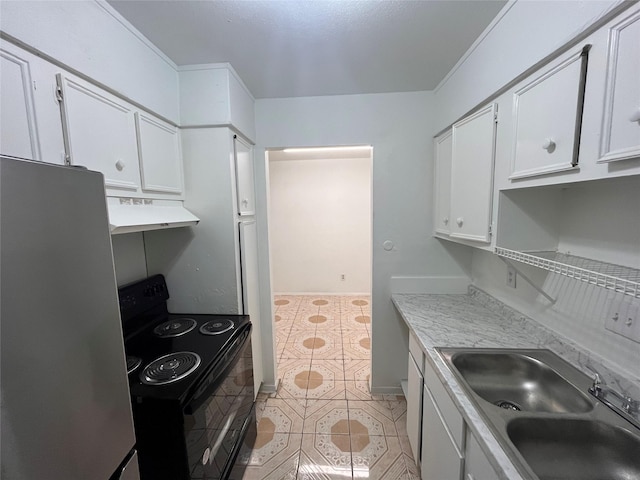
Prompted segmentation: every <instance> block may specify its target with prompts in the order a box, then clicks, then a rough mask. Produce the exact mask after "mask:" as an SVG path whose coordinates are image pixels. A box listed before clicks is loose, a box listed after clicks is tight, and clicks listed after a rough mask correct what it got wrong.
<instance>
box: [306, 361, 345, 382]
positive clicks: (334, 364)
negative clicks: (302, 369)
mask: <svg viewBox="0 0 640 480" xmlns="http://www.w3.org/2000/svg"><path fill="white" fill-rule="evenodd" d="M311 369H312V370H316V371H318V372H323V373H325V374H326V376H329V377H330V378H333V379H334V380H344V360H343V359H342V358H312V359H311Z"/></svg>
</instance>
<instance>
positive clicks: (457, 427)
mask: <svg viewBox="0 0 640 480" xmlns="http://www.w3.org/2000/svg"><path fill="white" fill-rule="evenodd" d="M424 383H425V387H428V389H429V390H430V391H431V394H432V395H433V399H434V401H435V403H436V405H437V406H438V410H440V413H441V415H442V418H443V419H444V421H445V423H446V425H447V428H448V429H449V431H450V432H451V436H452V437H453V440H454V441H455V443H456V445H457V446H458V448H459V449H460V450H462V446H463V445H464V444H463V440H464V420H463V419H462V415H460V412H459V411H458V409H457V408H456V406H455V404H454V403H453V400H451V397H449V394H448V393H447V391H446V390H445V388H444V386H443V385H442V383H441V381H440V379H439V378H438V376H437V375H436V372H435V370H434V369H433V367H432V366H431V362H430V361H429V359H425V362H424Z"/></svg>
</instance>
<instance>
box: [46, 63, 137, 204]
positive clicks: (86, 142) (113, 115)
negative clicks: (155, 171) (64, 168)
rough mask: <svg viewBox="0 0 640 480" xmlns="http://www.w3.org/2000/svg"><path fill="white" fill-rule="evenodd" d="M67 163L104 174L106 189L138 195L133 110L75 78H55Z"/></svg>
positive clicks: (122, 102)
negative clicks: (60, 104) (60, 105)
mask: <svg viewBox="0 0 640 480" xmlns="http://www.w3.org/2000/svg"><path fill="white" fill-rule="evenodd" d="M58 86H59V88H60V89H61V92H62V102H61V103H62V116H63V127H64V137H65V146H66V150H67V155H68V162H69V163H70V164H71V165H82V166H85V167H87V168H89V169H90V170H97V171H99V172H102V173H103V174H104V181H105V186H106V188H107V189H115V190H119V191H120V192H122V194H123V195H130V194H135V193H139V192H140V169H139V163H138V146H137V142H136V128H135V118H134V110H133V108H132V107H131V106H130V105H128V104H126V103H125V102H124V101H122V100H120V99H119V98H117V97H115V96H113V95H111V94H109V93H108V92H105V91H103V90H101V89H99V88H97V87H96V86H94V85H91V84H89V83H87V82H84V81H82V80H79V79H72V78H69V77H65V76H62V75H58Z"/></svg>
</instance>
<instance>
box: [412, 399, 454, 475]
mask: <svg viewBox="0 0 640 480" xmlns="http://www.w3.org/2000/svg"><path fill="white" fill-rule="evenodd" d="M462 460H463V457H462V454H461V453H460V451H459V450H458V448H457V447H456V445H455V443H454V442H453V439H452V438H451V436H450V434H449V432H448V430H447V428H446V427H445V424H444V422H443V420H442V418H440V413H439V412H438V408H437V407H436V404H435V402H434V400H433V398H432V397H431V393H430V392H429V389H428V388H427V387H426V386H425V387H424V400H423V408H422V465H421V469H420V471H421V474H422V475H421V476H422V479H423V480H445V479H446V480H458V479H459V478H460V475H461V474H462Z"/></svg>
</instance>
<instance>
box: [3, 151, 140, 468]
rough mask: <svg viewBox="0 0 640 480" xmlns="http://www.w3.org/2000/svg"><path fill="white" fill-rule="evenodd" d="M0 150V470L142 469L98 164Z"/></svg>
mask: <svg viewBox="0 0 640 480" xmlns="http://www.w3.org/2000/svg"><path fill="white" fill-rule="evenodd" d="M0 162H1V163H0V261H1V275H0V356H1V359H0V361H1V363H0V375H1V377H0V385H1V391H2V397H1V402H2V403H1V411H2V412H1V422H2V423H1V447H0V448H1V450H0V453H1V465H2V466H1V472H0V473H1V475H0V476H1V477H2V478H3V479H5V478H6V479H7V480H42V479H47V480H110V479H112V480H113V479H127V480H132V479H138V478H139V474H138V465H137V458H136V455H135V450H134V446H135V435H134V429H133V420H132V415H131V403H130V399H129V398H130V397H129V387H128V382H127V374H126V364H125V354H124V345H123V339H122V327H121V324H120V312H119V307H118V293H117V285H116V280H115V273H114V265H113V256H112V250H111V237H110V234H109V224H108V217H107V209H106V201H105V194H104V184H103V178H102V175H101V174H100V173H96V172H91V171H88V170H83V169H79V168H74V167H63V166H57V165H51V164H44V163H38V162H31V161H25V160H18V159H13V158H9V157H0Z"/></svg>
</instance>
